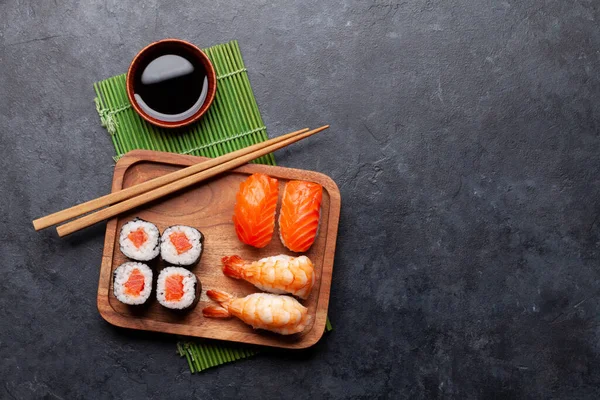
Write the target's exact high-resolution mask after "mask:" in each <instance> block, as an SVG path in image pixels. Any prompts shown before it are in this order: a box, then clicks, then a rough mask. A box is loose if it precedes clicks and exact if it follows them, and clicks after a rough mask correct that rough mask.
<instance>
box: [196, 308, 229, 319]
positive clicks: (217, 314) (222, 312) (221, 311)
mask: <svg viewBox="0 0 600 400" xmlns="http://www.w3.org/2000/svg"><path fill="white" fill-rule="evenodd" d="M202 315H204V316H205V317H206V318H229V317H231V314H230V313H229V311H227V309H226V308H224V307H221V306H215V305H210V306H206V307H204V309H203V310H202Z"/></svg>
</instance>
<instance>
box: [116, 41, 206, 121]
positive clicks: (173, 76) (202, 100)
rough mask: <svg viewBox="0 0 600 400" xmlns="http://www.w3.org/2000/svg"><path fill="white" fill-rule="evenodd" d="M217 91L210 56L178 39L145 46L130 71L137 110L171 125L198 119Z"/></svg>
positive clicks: (130, 91) (130, 88)
mask: <svg viewBox="0 0 600 400" xmlns="http://www.w3.org/2000/svg"><path fill="white" fill-rule="evenodd" d="M215 91H216V76H215V72H214V68H213V67H212V65H211V64H210V60H209V59H208V57H206V55H205V54H204V53H203V52H202V51H201V50H200V49H198V48H197V47H196V46H194V45H192V44H190V43H187V42H184V41H181V40H177V39H167V40H161V41H160V42H156V43H153V44H151V45H150V46H148V47H146V48H145V49H143V50H142V51H141V52H140V53H139V54H138V55H137V56H136V58H135V59H134V60H133V62H132V64H131V66H130V68H129V72H128V74H127V94H128V96H129V100H130V101H131V103H132V105H133V107H134V108H135V110H136V111H137V112H138V113H139V114H140V116H141V117H142V118H144V119H146V120H147V121H149V122H151V123H153V124H155V125H159V126H162V127H167V128H170V127H180V126H184V125H187V124H190V123H192V122H194V121H196V120H198V119H199V118H200V117H201V116H202V114H204V112H206V110H207V109H208V106H209V105H210V103H211V102H212V100H213V98H214V94H215Z"/></svg>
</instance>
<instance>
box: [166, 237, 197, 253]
mask: <svg viewBox="0 0 600 400" xmlns="http://www.w3.org/2000/svg"><path fill="white" fill-rule="evenodd" d="M169 240H171V243H173V246H175V250H177V254H181V253H185V252H186V251H188V250H189V249H191V248H192V244H191V243H190V240H189V239H188V238H187V236H186V235H185V233H183V232H173V233H171V234H170V235H169Z"/></svg>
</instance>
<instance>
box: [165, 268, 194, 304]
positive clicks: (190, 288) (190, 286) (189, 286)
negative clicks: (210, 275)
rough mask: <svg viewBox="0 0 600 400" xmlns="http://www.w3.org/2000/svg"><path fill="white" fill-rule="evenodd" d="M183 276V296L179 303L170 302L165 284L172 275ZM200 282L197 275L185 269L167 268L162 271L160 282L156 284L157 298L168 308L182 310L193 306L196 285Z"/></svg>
mask: <svg viewBox="0 0 600 400" xmlns="http://www.w3.org/2000/svg"><path fill="white" fill-rule="evenodd" d="M174 274H176V275H182V276H183V282H182V283H183V296H181V299H179V300H178V301H168V300H167V299H166V297H165V282H166V280H167V277H169V276H170V275H174ZM197 284H198V280H197V279H196V275H194V274H193V273H191V272H190V271H188V270H187V269H185V268H180V267H167V268H165V269H163V270H162V271H160V274H159V275H158V281H157V282H156V298H157V299H158V302H159V303H160V304H162V305H163V306H165V307H167V308H171V309H174V310H181V309H184V308H187V307H189V306H191V305H192V304H193V303H194V300H196V285H197Z"/></svg>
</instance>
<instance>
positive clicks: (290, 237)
mask: <svg viewBox="0 0 600 400" xmlns="http://www.w3.org/2000/svg"><path fill="white" fill-rule="evenodd" d="M322 197H323V187H322V186H321V185H319V184H318V183H314V182H304V181H289V182H288V183H287V184H286V185H285V189H284V191H283V199H282V201H281V213H280V214H279V236H280V238H281V243H283V245H284V246H285V247H287V248H288V249H290V250H291V251H295V252H304V251H306V250H308V249H309V248H310V246H312V244H313V243H314V241H315V238H316V237H317V230H318V229H319V218H320V217H321V199H322Z"/></svg>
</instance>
